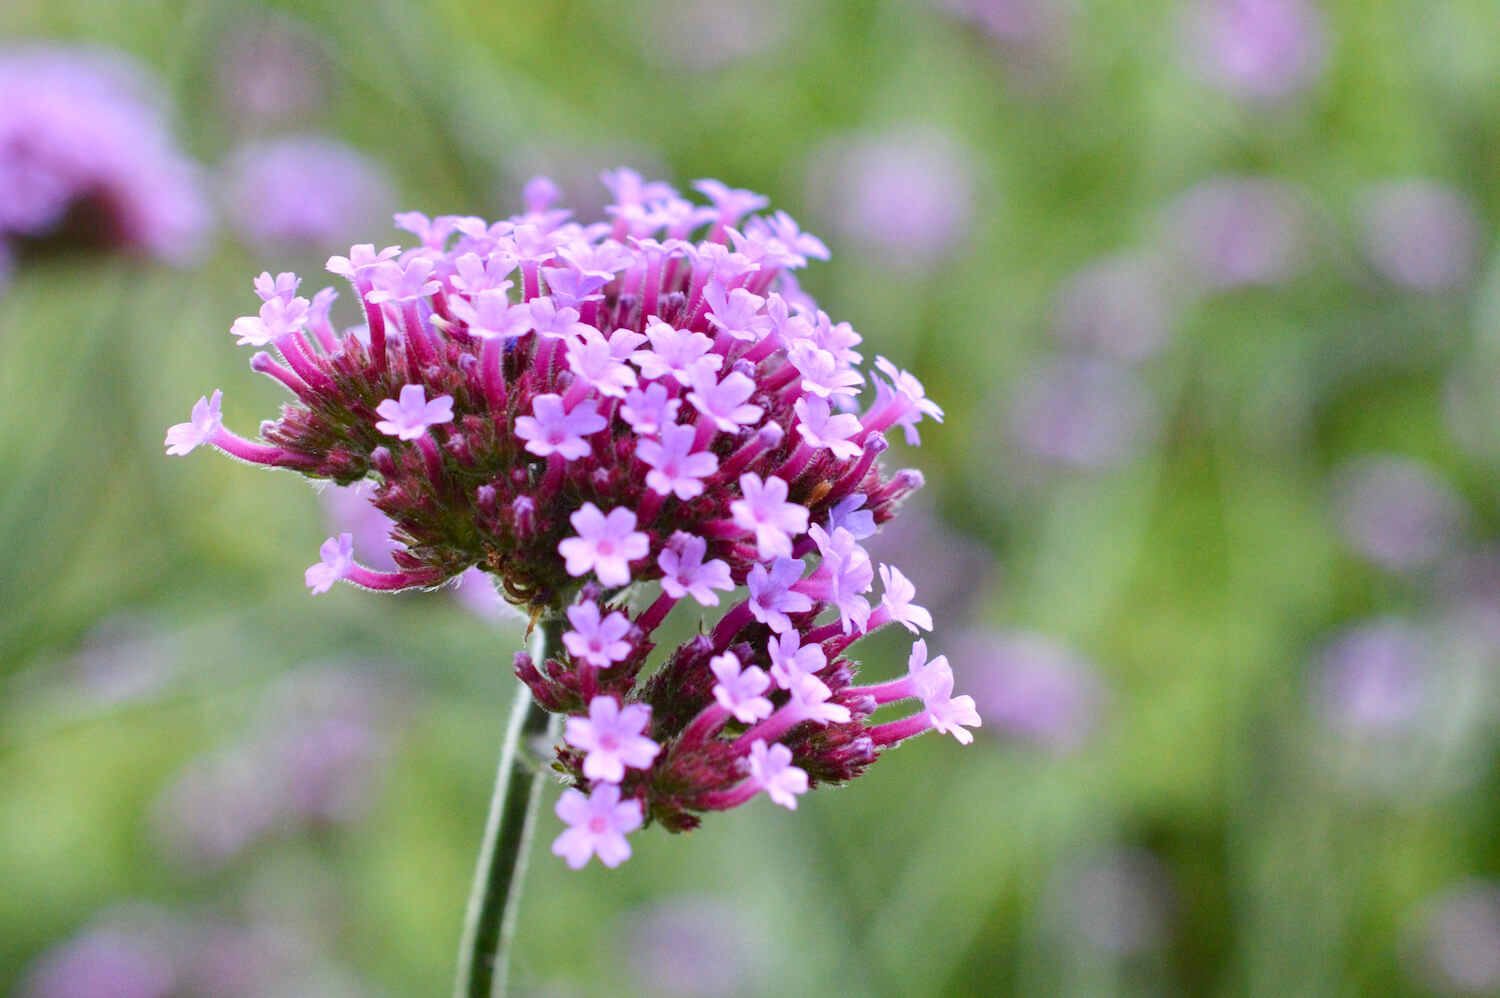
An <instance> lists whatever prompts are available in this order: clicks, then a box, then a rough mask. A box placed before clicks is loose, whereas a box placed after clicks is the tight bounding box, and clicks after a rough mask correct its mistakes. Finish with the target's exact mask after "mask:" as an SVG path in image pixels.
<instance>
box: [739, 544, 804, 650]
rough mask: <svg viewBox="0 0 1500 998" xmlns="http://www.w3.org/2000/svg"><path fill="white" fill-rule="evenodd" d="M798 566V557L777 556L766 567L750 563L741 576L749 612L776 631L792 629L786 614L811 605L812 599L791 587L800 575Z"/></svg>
mask: <svg viewBox="0 0 1500 998" xmlns="http://www.w3.org/2000/svg"><path fill="white" fill-rule="evenodd" d="M802 568H803V565H802V560H801V559H800V558H777V559H776V560H775V561H773V562H772V563H771V567H770V569H769V570H768V569H767V568H766V566H764V565H751V566H750V572H749V574H748V575H747V576H746V577H745V585H746V587H747V588H749V590H750V613H751V615H752V616H754V617H755V619H756V620H758V621H760V622H761V623H762V624H765V625H766V626H767V627H769V628H770V629H771V630H773V631H775V632H776V633H778V634H781V633H784V632H786V631H790V630H791V629H792V621H791V618H790V617H788V616H787V614H791V613H805V612H807V611H808V610H811V609H812V605H813V603H812V600H811V599H809V598H808V597H807V596H805V595H803V594H802V593H799V592H796V591H794V590H793V589H792V584H793V583H795V582H796V581H797V580H798V579H800V578H802Z"/></svg>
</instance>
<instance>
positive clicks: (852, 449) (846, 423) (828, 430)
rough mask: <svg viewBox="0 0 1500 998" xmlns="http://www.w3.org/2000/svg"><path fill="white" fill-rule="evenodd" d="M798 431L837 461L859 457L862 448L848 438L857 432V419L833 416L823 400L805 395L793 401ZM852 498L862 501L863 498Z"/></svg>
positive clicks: (849, 414) (858, 427)
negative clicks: (828, 452) (831, 454)
mask: <svg viewBox="0 0 1500 998" xmlns="http://www.w3.org/2000/svg"><path fill="white" fill-rule="evenodd" d="M793 409H794V410H795V411H796V413H797V420H798V422H797V432H798V433H800V434H802V439H804V440H806V441H807V443H808V446H810V447H821V448H825V449H827V450H829V451H831V452H832V453H833V456H834V457H836V458H838V459H839V460H840V461H847V460H849V459H850V458H854V457H858V456H859V453H860V450H861V447H860V445H859V444H857V443H855V442H854V441H853V440H852V439H850V438H851V437H853V436H855V435H856V434H858V433H859V431H860V429H861V427H860V423H859V417H858V416H856V415H854V414H853V413H849V412H840V413H835V412H834V411H833V407H832V406H830V405H829V404H828V402H827V400H826V399H822V398H819V397H818V396H816V395H804V396H802V397H801V398H800V399H798V400H797V401H796V403H795V404H794V405H793ZM854 498H858V499H863V498H864V497H863V496H855V497H854Z"/></svg>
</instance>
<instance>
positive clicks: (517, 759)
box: [453, 617, 562, 998]
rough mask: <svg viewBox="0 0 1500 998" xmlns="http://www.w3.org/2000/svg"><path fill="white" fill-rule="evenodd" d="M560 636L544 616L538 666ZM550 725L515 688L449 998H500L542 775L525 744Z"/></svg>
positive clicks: (535, 648)
mask: <svg viewBox="0 0 1500 998" xmlns="http://www.w3.org/2000/svg"><path fill="white" fill-rule="evenodd" d="M561 635H562V622H561V619H560V618H554V617H549V618H547V619H545V620H543V621H542V622H541V623H540V624H539V625H538V626H537V628H536V632H535V637H534V639H533V642H532V649H531V656H532V658H533V659H534V660H535V661H536V662H537V664H538V665H540V664H541V663H542V662H543V661H545V660H546V657H547V654H548V653H549V652H550V651H551V650H552V649H553V648H554V647H556V646H557V645H558V644H560V643H561ZM556 727H557V725H556V719H555V718H554V717H553V715H551V714H549V713H547V712H546V711H545V710H543V709H542V708H540V707H538V706H537V705H536V703H535V702H534V701H533V700H532V699H531V691H530V690H529V689H527V688H526V684H524V683H522V684H520V688H519V689H518V690H517V691H516V699H515V702H514V703H513V704H512V705H511V709H510V721H509V723H507V724H506V726H505V738H504V739H503V740H502V741H501V743H500V765H499V767H498V769H497V771H496V773H495V792H494V795H493V796H492V797H491V798H490V813H489V818H488V819H487V820H486V821H485V826H484V843H483V845H482V846H481V847H480V850H479V865H478V867H477V868H476V869H475V871H474V887H473V890H472V891H471V892H470V894H469V909H468V913H467V914H466V915H465V916H464V934H463V941H462V943H461V944H460V947H459V951H458V979H457V981H456V982H455V984H454V986H453V998H504V995H505V989H506V988H505V984H506V982H505V978H506V969H507V966H508V965H509V963H510V946H511V942H512V940H513V939H514V938H515V934H516V917H517V912H518V911H519V908H520V904H519V902H520V898H521V881H522V879H523V878H524V877H525V875H526V854H527V853H528V852H529V851H530V850H529V848H528V847H529V846H530V844H531V834H532V830H533V829H534V827H535V825H536V809H537V802H538V801H539V800H540V799H541V796H542V785H543V784H544V783H545V782H546V770H545V769H543V768H542V767H540V766H539V765H537V764H536V763H535V761H534V760H532V759H530V758H528V752H527V748H526V743H529V742H531V741H533V740H534V739H536V738H538V737H539V736H542V735H547V736H549V737H551V738H556V735H557V732H556V730H555V729H556Z"/></svg>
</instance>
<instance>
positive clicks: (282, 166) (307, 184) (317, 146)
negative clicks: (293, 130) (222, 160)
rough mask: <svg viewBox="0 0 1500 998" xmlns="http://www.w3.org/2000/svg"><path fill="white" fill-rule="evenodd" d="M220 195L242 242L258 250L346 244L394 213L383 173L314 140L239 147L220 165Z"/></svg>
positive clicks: (345, 149) (345, 148)
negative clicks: (222, 169)
mask: <svg viewBox="0 0 1500 998" xmlns="http://www.w3.org/2000/svg"><path fill="white" fill-rule="evenodd" d="M224 189H225V200H226V202H227V207H228V211H229V214H230V217H231V218H232V219H233V221H234V223H235V226H236V228H237V229H238V231H239V233H240V235H241V236H242V237H243V238H244V239H245V241H246V242H248V243H250V244H251V245H253V246H256V247H258V248H264V249H282V248H285V249H296V248H299V247H308V248H312V247H319V246H324V245H327V244H329V243H334V244H337V243H347V242H349V241H350V240H351V239H353V238H355V237H358V236H360V235H361V234H363V233H366V232H368V231H369V230H370V229H372V228H374V227H376V226H379V225H383V224H386V223H385V220H386V219H388V218H390V216H391V212H392V210H393V208H394V206H395V192H394V191H393V190H392V188H391V183H390V178H389V176H388V175H387V173H386V170H385V168H384V167H383V166H381V165H380V164H379V163H377V162H376V161H375V160H373V159H371V158H370V157H368V156H366V155H365V154H364V153H362V152H360V151H359V150H357V149H355V148H354V147H353V146H350V145H348V144H346V143H344V142H340V141H339V140H337V139H335V138H332V137H330V136H326V135H318V134H302V135H293V136H289V137H286V138H280V139H275V140H272V141H267V142H252V143H249V144H247V145H244V146H242V147H240V149H239V150H238V151H237V152H235V153H234V155H233V156H231V157H230V159H229V161H228V162H227V163H226V164H225V167H224Z"/></svg>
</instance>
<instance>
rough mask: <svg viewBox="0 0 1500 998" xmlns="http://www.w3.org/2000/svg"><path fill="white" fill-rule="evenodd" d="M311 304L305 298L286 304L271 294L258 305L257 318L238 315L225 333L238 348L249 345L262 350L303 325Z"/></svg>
mask: <svg viewBox="0 0 1500 998" xmlns="http://www.w3.org/2000/svg"><path fill="white" fill-rule="evenodd" d="M310 305H311V303H310V302H309V301H308V300H307V299H306V298H293V299H291V300H290V301H288V300H286V299H285V298H282V297H281V296H280V295H274V296H272V297H271V298H268V299H266V300H265V302H264V303H263V304H262V305H261V306H260V314H259V315H242V316H240V317H239V318H238V319H235V320H234V325H233V326H231V327H230V328H229V331H230V332H231V333H233V334H234V335H235V336H238V337H239V339H237V340H235V343H237V344H239V345H240V346H244V345H245V344H247V343H248V344H249V345H250V346H253V347H263V346H265V345H266V344H267V343H270V342H271V341H272V340H274V339H276V337H278V336H280V335H282V334H283V333H290V332H295V331H297V330H299V329H302V328H303V327H305V326H306V325H307V310H308V307H309V306H310Z"/></svg>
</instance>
